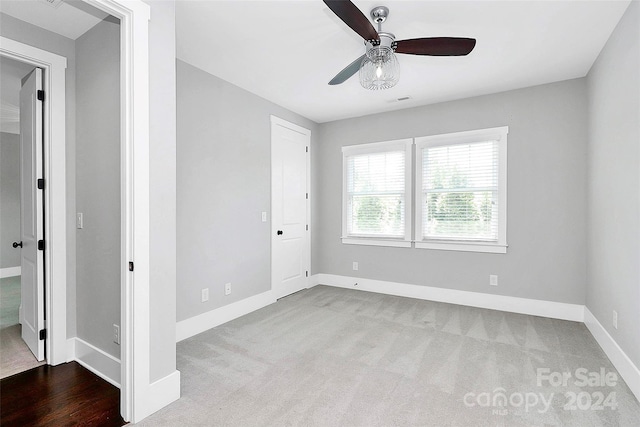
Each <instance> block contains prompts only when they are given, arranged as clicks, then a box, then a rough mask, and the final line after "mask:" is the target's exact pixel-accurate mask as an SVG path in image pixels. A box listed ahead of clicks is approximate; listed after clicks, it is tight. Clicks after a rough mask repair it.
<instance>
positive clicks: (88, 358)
mask: <svg viewBox="0 0 640 427" xmlns="http://www.w3.org/2000/svg"><path fill="white" fill-rule="evenodd" d="M74 360H75V361H76V362H78V363H79V364H81V365H82V366H84V367H85V368H87V369H88V370H90V371H91V372H93V373H94V374H96V375H97V376H99V377H100V378H102V379H103V380H105V381H107V382H109V383H111V384H113V385H114V386H116V387H118V388H120V359H117V358H115V357H113V356H112V355H110V354H108V353H106V352H104V351H102V350H100V349H99V348H97V347H95V346H93V345H91V344H89V343H88V342H86V341H84V340H82V339H80V338H78V337H74V338H69V339H68V340H67V362H71V361H74Z"/></svg>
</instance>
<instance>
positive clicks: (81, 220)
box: [76, 212, 84, 229]
mask: <svg viewBox="0 0 640 427" xmlns="http://www.w3.org/2000/svg"><path fill="white" fill-rule="evenodd" d="M82 227H84V214H83V213H82V212H78V213H77V214H76V228H77V229H80V228H82Z"/></svg>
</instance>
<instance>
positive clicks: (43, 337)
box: [40, 329, 47, 341]
mask: <svg viewBox="0 0 640 427" xmlns="http://www.w3.org/2000/svg"><path fill="white" fill-rule="evenodd" d="M46 339H47V330H46V329H40V341H42V340H46Z"/></svg>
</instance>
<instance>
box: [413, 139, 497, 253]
mask: <svg viewBox="0 0 640 427" xmlns="http://www.w3.org/2000/svg"><path fill="white" fill-rule="evenodd" d="M507 133H508V127H501V128H493V129H484V130H478V131H469V132H460V133H452V134H445V135H437V136H429V137H423V138H416V156H417V159H416V160H417V161H416V199H415V200H416V234H415V236H416V238H415V241H416V248H425V249H445V250H463V251H477V252H497V253H505V252H506V248H507V244H506V230H507V225H506V219H507V218H506V209H507V194H506V193H507V192H506V188H507V187H506V171H507V163H506V162H507Z"/></svg>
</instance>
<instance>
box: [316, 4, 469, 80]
mask: <svg viewBox="0 0 640 427" xmlns="http://www.w3.org/2000/svg"><path fill="white" fill-rule="evenodd" d="M323 1H324V3H325V4H326V5H327V6H328V7H329V9H331V10H332V11H333V13H335V14H336V15H337V16H338V18H340V19H341V20H342V21H343V22H344V23H345V24H347V25H348V26H349V27H350V28H351V29H352V30H353V31H355V32H356V33H358V34H359V35H360V37H362V38H363V39H364V43H365V47H366V52H365V53H364V54H363V55H362V56H361V57H359V58H358V59H356V60H355V61H353V62H352V63H351V64H349V65H347V66H346V67H345V68H344V69H343V70H342V71H340V72H339V73H338V74H336V76H335V77H334V78H333V79H331V81H330V82H329V84H330V85H339V84H341V83H344V82H345V81H347V80H348V79H349V78H350V77H351V76H353V75H354V74H355V73H357V72H359V76H360V84H361V85H362V86H363V87H364V88H366V89H372V90H377V89H388V88H390V87H393V86H395V84H396V83H397V82H398V79H399V77H400V66H399V64H398V60H397V58H396V57H395V53H405V54H410V55H429V56H464V55H468V54H469V53H470V52H471V51H472V50H473V48H474V47H475V45H476V40H475V39H470V38H464V37H425V38H418V39H409V40H398V41H396V39H395V36H394V35H393V34H391V33H385V32H383V31H382V23H383V22H384V21H385V20H386V19H387V17H388V16H389V9H388V8H387V7H385V6H377V7H374V8H373V9H372V10H371V19H372V20H373V22H375V23H376V24H378V30H377V31H376V29H375V28H374V27H373V25H372V24H371V22H369V20H368V19H367V18H366V17H365V16H364V14H363V13H362V12H361V11H360V9H358V7H357V6H356V5H354V4H353V3H352V2H351V1H349V0H323Z"/></svg>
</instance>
